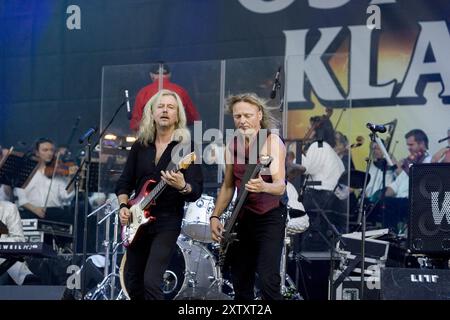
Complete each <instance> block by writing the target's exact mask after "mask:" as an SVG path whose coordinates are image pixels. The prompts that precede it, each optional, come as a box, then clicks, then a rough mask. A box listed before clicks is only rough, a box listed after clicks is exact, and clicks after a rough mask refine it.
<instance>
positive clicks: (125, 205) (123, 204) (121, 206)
mask: <svg viewBox="0 0 450 320" xmlns="http://www.w3.org/2000/svg"><path fill="white" fill-rule="evenodd" d="M122 208H127V209H130V208H129V207H128V204H126V203H125V202H122V203H121V204H120V206H119V209H122Z"/></svg>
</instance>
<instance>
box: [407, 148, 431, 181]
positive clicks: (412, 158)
mask: <svg viewBox="0 0 450 320" xmlns="http://www.w3.org/2000/svg"><path fill="white" fill-rule="evenodd" d="M426 156H427V154H426V152H425V151H419V152H417V153H415V154H411V155H409V156H408V157H407V158H405V159H403V160H402V162H401V164H402V169H403V170H404V171H405V172H406V173H407V174H408V175H409V167H410V166H412V165H413V164H417V163H422V162H423V160H425V158H426Z"/></svg>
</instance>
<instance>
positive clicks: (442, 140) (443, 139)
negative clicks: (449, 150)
mask: <svg viewBox="0 0 450 320" xmlns="http://www.w3.org/2000/svg"><path fill="white" fill-rule="evenodd" d="M448 139H450V136H448V137H445V138H442V139H440V140H439V141H438V143H441V142H444V141H445V140H448Z"/></svg>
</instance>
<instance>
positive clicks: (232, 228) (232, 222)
mask: <svg viewBox="0 0 450 320" xmlns="http://www.w3.org/2000/svg"><path fill="white" fill-rule="evenodd" d="M271 162H272V157H270V156H261V157H260V162H259V163H258V164H256V165H255V164H249V166H254V168H253V169H250V170H252V171H251V174H250V178H248V179H245V178H244V180H243V181H246V182H248V181H249V180H250V179H255V178H256V177H257V176H258V174H259V173H260V172H261V170H262V169H263V168H266V167H268V166H270V163H271ZM247 196H248V191H247V190H246V189H245V187H244V184H243V185H242V188H241V190H240V192H239V194H238V196H237V199H238V200H237V202H236V205H235V206H234V208H233V211H232V213H231V215H230V217H229V218H228V220H227V221H226V222H225V226H224V232H223V233H222V239H221V240H220V248H219V260H218V262H217V265H218V266H220V267H223V266H224V264H225V258H226V255H227V252H228V249H229V248H230V245H231V244H232V243H233V242H235V241H238V239H237V232H236V228H237V225H238V221H237V218H238V215H239V211H241V208H242V206H243V204H244V202H245V200H246V199H247Z"/></svg>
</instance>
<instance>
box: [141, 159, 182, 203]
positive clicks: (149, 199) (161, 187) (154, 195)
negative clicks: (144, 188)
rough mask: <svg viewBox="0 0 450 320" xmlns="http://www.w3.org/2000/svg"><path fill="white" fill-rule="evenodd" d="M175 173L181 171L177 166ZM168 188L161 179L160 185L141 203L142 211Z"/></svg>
mask: <svg viewBox="0 0 450 320" xmlns="http://www.w3.org/2000/svg"><path fill="white" fill-rule="evenodd" d="M174 171H175V172H178V171H180V168H179V166H178V165H177V166H176V167H175V169H174ZM166 186H167V183H166V182H165V181H164V180H162V179H161V181H159V183H158V184H157V185H156V186H155V187H154V188H153V189H152V191H150V193H149V194H148V195H147V196H145V198H144V199H143V200H142V202H141V203H140V205H139V206H140V208H141V210H144V209H145V208H146V207H147V206H148V205H149V204H150V203H151V202H152V201H153V200H155V199H156V198H157V197H158V196H159V195H160V194H161V192H162V191H163V190H164V188H165V187H166Z"/></svg>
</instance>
